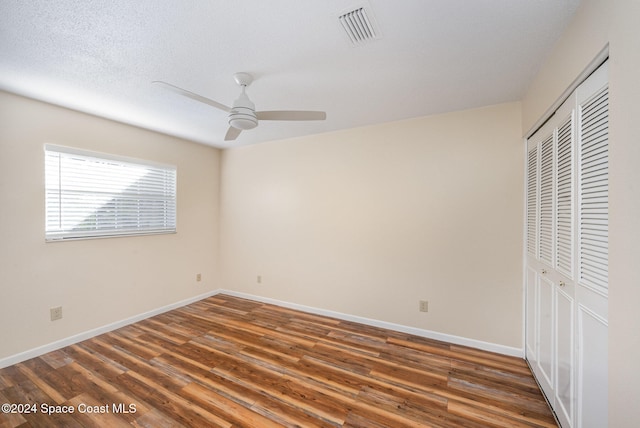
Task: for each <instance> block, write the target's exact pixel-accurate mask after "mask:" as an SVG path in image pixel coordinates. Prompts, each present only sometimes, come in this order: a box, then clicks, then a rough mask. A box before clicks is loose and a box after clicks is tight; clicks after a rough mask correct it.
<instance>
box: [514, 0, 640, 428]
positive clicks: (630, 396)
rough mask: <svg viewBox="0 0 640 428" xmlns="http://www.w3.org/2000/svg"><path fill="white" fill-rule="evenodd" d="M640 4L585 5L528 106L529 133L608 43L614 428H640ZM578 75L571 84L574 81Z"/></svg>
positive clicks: (624, 0)
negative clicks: (639, 73)
mask: <svg viewBox="0 0 640 428" xmlns="http://www.w3.org/2000/svg"><path fill="white" fill-rule="evenodd" d="M638 22H640V2H638V1H637V0H588V1H583V3H582V4H581V6H580V9H579V11H578V13H577V14H576V17H575V19H574V21H573V22H572V24H571V25H570V26H569V27H568V28H567V30H566V32H565V34H564V35H563V36H562V39H561V40H560V41H559V42H558V44H557V46H556V49H555V50H554V52H553V53H552V55H551V56H550V57H549V60H548V62H547V63H546V64H545V65H544V66H543V68H542V69H541V71H540V73H539V74H538V77H537V78H536V80H535V81H534V82H533V84H532V85H531V89H530V90H529V92H528V94H527V95H526V96H525V98H524V101H523V114H524V119H523V129H524V130H525V131H526V130H527V129H528V126H529V125H530V124H532V123H533V122H534V121H535V120H536V119H537V117H536V115H539V114H542V112H543V111H544V110H545V109H546V108H547V107H549V105H550V104H552V103H553V101H554V98H555V97H558V96H559V95H560V93H561V92H562V91H563V90H564V89H565V88H566V86H567V85H568V84H569V83H570V82H571V80H572V79H573V78H574V77H575V76H576V75H577V74H579V73H580V72H581V71H582V70H583V69H584V68H585V67H586V66H587V64H588V63H589V62H590V61H591V59H592V58H593V57H595V56H596V55H597V54H598V52H599V51H600V50H601V49H602V48H603V47H605V46H606V44H607V43H609V53H610V61H609V80H610V147H609V150H610V152H609V155H610V171H609V192H610V193H609V194H610V201H609V203H610V217H609V234H610V237H609V426H610V427H616V428H624V427H636V426H638V421H640V407H639V406H638V405H637V403H638V397H640V369H639V368H638V361H640V311H638V302H640V269H638V261H640V221H639V219H640V186H639V184H638V183H640V168H639V166H640V141H639V138H638V136H639V135H640V126H639V125H638V123H639V122H638V118H639V117H640V104H639V103H638V100H640V84H639V83H638V70H640V49H638V46H639V44H638V43H639V40H640V30H639V27H638ZM572 76H573V77H572Z"/></svg>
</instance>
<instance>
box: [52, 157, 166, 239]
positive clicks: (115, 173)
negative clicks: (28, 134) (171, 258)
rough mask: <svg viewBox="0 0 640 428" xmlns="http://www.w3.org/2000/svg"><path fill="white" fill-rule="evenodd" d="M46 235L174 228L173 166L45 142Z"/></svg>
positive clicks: (104, 234)
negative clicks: (46, 143)
mask: <svg viewBox="0 0 640 428" xmlns="http://www.w3.org/2000/svg"><path fill="white" fill-rule="evenodd" d="M45 193H46V197H45V199H46V201H45V205H46V227H45V238H46V240H47V241H56V240H64V239H78V238H101V237H111V236H123V235H144V234H156V233H174V232H175V231H176V168H175V167H174V166H168V165H159V164H154V163H151V162H145V161H140V160H131V159H126V158H121V157H116V156H110V155H104V154H102V153H91V152H85V151H81V150H76V149H71V148H68V147H59V146H52V145H45Z"/></svg>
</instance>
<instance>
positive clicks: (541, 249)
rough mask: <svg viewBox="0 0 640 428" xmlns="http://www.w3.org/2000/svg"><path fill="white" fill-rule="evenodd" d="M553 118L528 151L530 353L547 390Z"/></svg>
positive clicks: (550, 367)
mask: <svg viewBox="0 0 640 428" xmlns="http://www.w3.org/2000/svg"><path fill="white" fill-rule="evenodd" d="M554 145H555V132H554V126H553V122H551V121H550V122H548V123H547V124H546V125H545V126H543V127H542V128H541V129H540V130H538V132H536V134H535V135H534V136H533V137H531V138H530V139H529V141H528V144H527V146H528V152H527V260H528V266H527V284H526V295H527V306H526V311H527V314H526V316H527V326H526V332H527V342H526V343H527V347H528V349H527V351H528V352H527V356H528V358H529V363H530V364H531V368H532V370H533V372H534V373H535V374H536V377H537V379H538V382H539V383H540V386H541V387H542V390H543V391H544V392H545V394H547V395H550V394H552V393H553V384H554V355H555V352H554V346H555V343H554V337H555V336H554V332H553V329H554V325H553V323H552V320H553V309H554V299H555V296H554V283H553V280H552V278H551V277H550V276H549V275H548V274H549V272H550V271H551V266H552V262H553V223H554V218H553V216H554V202H553V201H554V194H553V189H554V182H553V179H554V158H555V157H554Z"/></svg>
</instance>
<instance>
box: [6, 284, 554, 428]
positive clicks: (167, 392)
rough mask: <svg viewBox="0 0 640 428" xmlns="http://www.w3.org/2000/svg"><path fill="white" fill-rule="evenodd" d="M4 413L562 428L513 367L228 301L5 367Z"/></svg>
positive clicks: (53, 420) (184, 423) (197, 421)
mask: <svg viewBox="0 0 640 428" xmlns="http://www.w3.org/2000/svg"><path fill="white" fill-rule="evenodd" d="M2 403H14V404H16V405H18V404H21V405H22V404H26V405H28V408H26V409H25V408H20V409H18V408H17V407H16V408H14V409H13V410H16V411H17V410H22V412H19V413H0V427H29V426H33V427H51V426H61V427H120V426H137V427H260V428H262V427H280V426H288V427H293V426H299V427H367V428H376V427H394V428H395V427H416V426H433V427H471V428H473V427H556V426H557V425H556V423H555V421H554V418H553V415H552V414H551V411H550V410H549V407H548V406H547V404H546V402H545V401H544V398H543V397H542V395H541V393H540V390H539V389H538V387H537V385H536V383H535V381H534V379H533V377H532V376H531V372H530V371H529V368H528V367H527V365H526V363H525V362H524V361H523V360H521V359H518V358H513V357H507V356H503V355H499V354H493V353H489V352H484V351H479V350H477V349H472V348H467V347H463V346H456V345H452V344H447V343H443V342H438V341H434V340H429V339H425V338H421V337H416V336H411V335H408V334H404V333H398V332H394V331H390V330H384V329H380V328H374V327H370V326H365V325H360V324H356V323H353V322H347V321H341V320H338V319H333V318H327V317H323V316H318V315H313V314H308V313H304V312H298V311H294V310H291V309H286V308H282V307H278V306H273V305H268V304H264V303H260V302H255V301H250V300H245V299H240V298H237V297H232V296H227V295H216V296H214V297H210V298H208V299H205V300H202V301H199V302H196V303H194V304H191V305H188V306H185V307H182V308H179V309H176V310H173V311H170V312H167V313H164V314H162V315H158V316H155V317H153V318H149V319H146V320H144V321H141V322H138V323H135V324H132V325H129V326H127V327H124V328H121V329H118V330H115V331H113V332H110V333H106V334H103V335H101V336H97V337H95V338H92V339H90V340H87V341H84V342H81V343H78V344H75V345H72V346H68V347H66V348H63V349H61V350H58V351H54V352H51V353H48V354H46V355H43V356H41V357H38V358H34V359H31V360H28V361H25V362H23V363H20V364H16V365H14V366H11V367H7V368H5V369H1V370H0V404H2ZM56 406H57V407H56ZM62 406H67V407H62ZM34 410H35V411H34ZM70 410H73V411H74V412H73V413H70ZM28 411H30V412H28ZM48 413H51V414H48Z"/></svg>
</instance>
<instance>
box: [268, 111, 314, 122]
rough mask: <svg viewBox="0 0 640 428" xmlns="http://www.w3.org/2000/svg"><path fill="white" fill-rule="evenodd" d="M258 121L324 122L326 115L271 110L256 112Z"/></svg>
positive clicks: (311, 112)
mask: <svg viewBox="0 0 640 428" xmlns="http://www.w3.org/2000/svg"><path fill="white" fill-rule="evenodd" d="M256 117H257V118H258V120H325V119H326V118H327V113H325V112H323V111H303V110H297V111H295V110H292V111H287V110H273V111H257V112H256Z"/></svg>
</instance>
